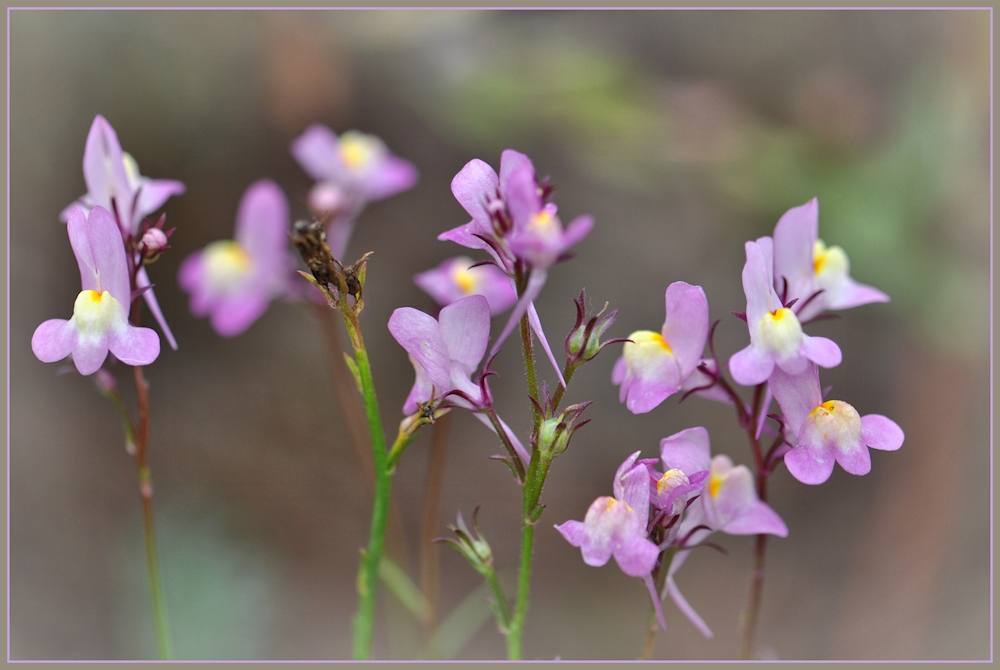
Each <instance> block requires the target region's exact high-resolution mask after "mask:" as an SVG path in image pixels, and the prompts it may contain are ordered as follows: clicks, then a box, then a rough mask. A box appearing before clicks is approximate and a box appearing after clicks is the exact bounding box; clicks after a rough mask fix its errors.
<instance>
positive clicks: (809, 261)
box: [774, 198, 889, 322]
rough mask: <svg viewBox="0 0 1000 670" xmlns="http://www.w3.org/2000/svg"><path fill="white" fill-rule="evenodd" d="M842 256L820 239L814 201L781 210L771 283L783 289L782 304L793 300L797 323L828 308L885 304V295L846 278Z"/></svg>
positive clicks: (847, 264) (846, 267)
mask: <svg viewBox="0 0 1000 670" xmlns="http://www.w3.org/2000/svg"><path fill="white" fill-rule="evenodd" d="M850 270H851V265H850V261H848V259H847V254H846V253H844V250H843V249H841V248H840V247H838V246H833V247H827V246H826V245H825V244H824V243H823V241H822V240H820V239H819V201H818V200H817V199H816V198H813V199H812V200H810V201H809V202H807V203H806V204H804V205H801V206H799V207H793V208H792V209H790V210H788V211H787V212H785V213H784V214H783V215H782V217H781V218H780V219H779V220H778V224H777V225H776V226H775V227H774V284H775V288H776V289H777V290H778V291H779V293H781V292H783V291H784V289H785V282H787V286H788V288H787V291H788V292H787V295H784V296H783V298H784V300H785V301H786V302H788V301H791V300H794V299H798V300H799V305H797V306H795V307H794V309H795V311H796V313H797V314H798V318H799V321H803V322H804V321H808V320H810V319H812V318H813V317H814V316H816V315H817V314H819V313H820V312H822V311H823V310H827V309H847V308H849V307H857V306H858V305H865V304H867V303H870V302H889V296H887V295H886V294H885V293H883V292H882V291H879V290H878V289H876V288H873V287H871V286H866V285H864V284H860V283H858V282H856V281H854V280H853V279H851V276H850Z"/></svg>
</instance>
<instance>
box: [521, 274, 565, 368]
mask: <svg viewBox="0 0 1000 670" xmlns="http://www.w3.org/2000/svg"><path fill="white" fill-rule="evenodd" d="M538 272H540V271H539V270H533V271H532V275H534V274H535V273H538ZM543 274H544V273H543ZM541 282H542V283H545V279H544V277H543V278H542V279H541ZM528 286H529V288H530V287H531V280H529V281H528ZM539 290H541V288H539ZM528 325H529V326H531V331H532V332H533V333H534V334H535V336H536V337H537V338H538V343H539V344H541V345H542V351H544V352H545V357H546V358H548V359H549V363H551V364H552V369H553V370H555V371H556V377H557V378H558V379H559V384H560V385H562V387H563V388H565V387H566V380H565V379H563V373H562V370H561V369H560V368H559V363H558V361H556V357H555V354H553V353H552V347H550V346H549V341H548V340H547V339H546V338H545V331H544V330H542V322H541V320H540V319H539V318H538V312H537V311H536V310H535V303H533V302H532V303H530V304H529V305H528Z"/></svg>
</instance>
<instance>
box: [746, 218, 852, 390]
mask: <svg viewBox="0 0 1000 670" xmlns="http://www.w3.org/2000/svg"><path fill="white" fill-rule="evenodd" d="M771 245H772V242H771V238H770V237H761V238H760V239H758V240H757V241H756V242H747V243H746V254H747V262H746V265H744V266H743V291H744V293H745V294H746V297H747V312H746V319H747V325H748V326H749V328H750V344H749V345H748V346H747V347H746V348H745V349H743V350H741V351H738V352H736V353H735V354H733V356H732V358H730V359H729V371H730V373H732V375H733V379H734V380H736V382H737V383H739V384H743V385H744V386H755V385H757V384H760V383H762V382H764V381H767V378H768V377H770V376H771V373H772V372H773V370H774V368H775V367H778V368H780V369H782V370H784V371H785V372H788V373H790V374H798V373H800V372H802V371H803V370H805V369H806V367H807V366H808V365H809V361H812V362H814V363H818V364H819V365H821V366H823V367H824V368H831V367H834V366H836V365H839V364H840V360H841V354H840V347H838V346H837V344H836V343H835V342H833V341H832V340H829V339H827V338H825V337H811V336H809V335H806V334H805V333H803V332H802V325H801V324H800V323H799V320H798V318H797V317H796V316H795V313H794V312H793V311H792V310H791V309H788V308H787V307H785V306H784V305H783V304H782V303H781V300H780V299H779V298H778V294H777V293H775V291H774V282H773V280H772V267H773V263H772V257H773V256H772V246H771Z"/></svg>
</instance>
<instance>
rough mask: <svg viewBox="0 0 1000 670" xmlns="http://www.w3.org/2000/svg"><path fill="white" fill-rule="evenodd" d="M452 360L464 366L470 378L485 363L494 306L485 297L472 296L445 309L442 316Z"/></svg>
mask: <svg viewBox="0 0 1000 670" xmlns="http://www.w3.org/2000/svg"><path fill="white" fill-rule="evenodd" d="M438 322H439V323H440V333H441V337H442V338H444V342H445V344H446V345H447V347H448V357H449V358H450V359H451V360H452V361H455V362H457V363H460V364H461V365H462V366H463V368H464V369H465V371H466V376H468V375H470V374H472V372H474V371H475V369H476V366H477V365H479V361H481V360H483V354H485V353H486V345H487V343H488V342H489V339H490V306H489V303H488V302H487V301H486V298H484V297H483V296H481V295H470V296H468V297H465V298H462V299H461V300H456V301H455V302H453V303H451V304H450V305H448V306H446V307H443V308H442V309H441V313H440V314H439V315H438Z"/></svg>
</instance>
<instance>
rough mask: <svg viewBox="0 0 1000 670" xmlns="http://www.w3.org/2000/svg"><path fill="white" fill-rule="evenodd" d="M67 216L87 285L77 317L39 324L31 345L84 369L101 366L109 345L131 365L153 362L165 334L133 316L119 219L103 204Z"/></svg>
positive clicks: (46, 357) (44, 357)
mask: <svg viewBox="0 0 1000 670" xmlns="http://www.w3.org/2000/svg"><path fill="white" fill-rule="evenodd" d="M67 219H68V221H67V224H66V229H67V232H68V233H69V241H70V245H72V247H73V253H74V255H76V260H77V263H78V264H79V266H80V281H81V284H82V287H83V290H82V291H81V292H80V294H79V295H78V296H77V298H76V302H75V303H74V304H73V316H72V318H70V319H69V320H68V321H67V320H65V319H49V320H48V321H45V322H44V323H42V324H41V325H40V326H38V328H36V329H35V333H34V335H33V336H32V338H31V350H32V351H33V352H34V353H35V356H37V357H38V359H39V360H40V361H42V362H43V363H54V362H56V361H60V360H62V359H64V358H66V357H67V356H69V355H72V356H73V364H74V365H76V369H77V370H78V371H79V372H80V374H82V375H90V374H93V373H94V372H97V370H99V369H100V367H101V365H103V364H104V360H105V359H106V358H107V356H108V352H109V351H110V352H111V353H112V354H114V355H115V357H116V358H118V360H120V361H122V362H123V363H126V364H128V365H149V364H150V363H152V362H153V361H154V360H156V357H157V356H158V355H159V353H160V338H159V337H158V336H157V335H156V332H155V331H153V330H150V329H149V328H138V327H136V326H133V325H131V324H130V323H129V322H128V312H129V309H130V307H131V305H132V299H131V297H132V292H131V290H130V285H129V276H128V261H127V259H126V257H125V247H124V246H123V245H122V236H121V231H120V230H119V228H118V224H117V222H116V221H115V220H114V218H112V216H111V214H110V213H108V211H107V210H106V209H104V208H103V207H101V206H100V205H96V206H94V207H93V208H92V209H91V210H90V214H89V215H87V214H85V213H84V210H83V208H82V207H74V208H72V209H71V210H70V211H69V214H68V216H67Z"/></svg>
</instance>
